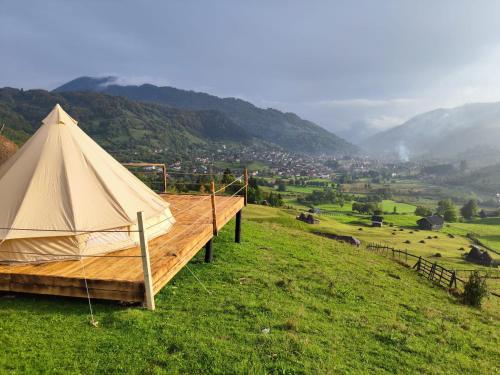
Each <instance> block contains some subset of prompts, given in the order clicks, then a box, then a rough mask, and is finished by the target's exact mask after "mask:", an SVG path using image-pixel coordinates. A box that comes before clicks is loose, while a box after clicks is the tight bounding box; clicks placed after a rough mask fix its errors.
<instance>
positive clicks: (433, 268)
mask: <svg viewBox="0 0 500 375" xmlns="http://www.w3.org/2000/svg"><path fill="white" fill-rule="evenodd" d="M366 247H367V248H368V249H371V250H374V251H376V252H377V253H379V254H382V255H386V256H392V258H393V259H396V260H399V261H401V262H404V263H405V264H408V265H411V264H410V263H409V260H410V259H411V260H415V263H414V264H413V266H412V268H413V269H415V270H416V271H417V272H418V273H420V274H422V275H424V276H425V277H426V278H427V279H429V280H431V281H433V282H435V283H436V284H438V285H441V286H443V287H446V288H456V287H457V281H458V282H460V283H462V284H465V280H464V279H462V278H459V277H458V274H459V272H464V271H466V272H469V274H470V273H471V272H474V271H475V270H451V269H447V268H445V267H443V266H441V265H439V264H437V262H431V261H429V260H427V259H425V258H422V257H421V256H417V255H415V254H412V253H409V252H408V250H398V249H395V248H393V247H390V246H387V245H384V244H378V243H369V244H368V245H367V246H366ZM484 272H487V271H484ZM488 275H491V274H488V273H485V274H483V275H481V274H480V276H481V277H483V278H490V277H488ZM491 278H492V279H496V277H491ZM490 294H491V295H493V296H495V297H500V294H498V293H495V292H490Z"/></svg>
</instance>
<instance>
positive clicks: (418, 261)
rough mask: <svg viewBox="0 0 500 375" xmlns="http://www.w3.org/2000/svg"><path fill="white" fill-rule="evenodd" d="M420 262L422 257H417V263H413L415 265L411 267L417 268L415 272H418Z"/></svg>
mask: <svg viewBox="0 0 500 375" xmlns="http://www.w3.org/2000/svg"><path fill="white" fill-rule="evenodd" d="M421 261H422V257H421V256H419V257H418V260H417V263H415V265H414V266H413V268H415V267H417V272H419V271H420V262H421Z"/></svg>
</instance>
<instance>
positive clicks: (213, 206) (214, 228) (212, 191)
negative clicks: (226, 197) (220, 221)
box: [210, 180, 218, 236]
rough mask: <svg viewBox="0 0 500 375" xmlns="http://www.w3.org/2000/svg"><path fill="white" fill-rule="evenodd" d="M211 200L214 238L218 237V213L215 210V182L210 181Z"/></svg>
mask: <svg viewBox="0 0 500 375" xmlns="http://www.w3.org/2000/svg"><path fill="white" fill-rule="evenodd" d="M210 200H211V202H212V225H213V233H214V236H217V235H218V230H217V211H216V209H215V182H214V181H213V180H212V181H210Z"/></svg>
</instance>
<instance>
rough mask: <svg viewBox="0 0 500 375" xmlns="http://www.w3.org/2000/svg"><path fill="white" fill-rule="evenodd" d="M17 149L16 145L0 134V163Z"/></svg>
mask: <svg viewBox="0 0 500 375" xmlns="http://www.w3.org/2000/svg"><path fill="white" fill-rule="evenodd" d="M16 151H17V145H16V144H15V143H14V142H12V141H11V140H10V139H7V138H5V137H4V136H3V135H0V165H2V164H3V162H4V161H6V160H7V159H8V158H9V157H11V156H12V155H13V154H14V153H15V152H16Z"/></svg>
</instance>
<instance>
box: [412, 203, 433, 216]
mask: <svg viewBox="0 0 500 375" xmlns="http://www.w3.org/2000/svg"><path fill="white" fill-rule="evenodd" d="M415 215H417V216H422V217H426V216H431V215H432V211H431V210H430V209H428V208H427V207H422V206H418V207H417V208H415Z"/></svg>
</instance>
